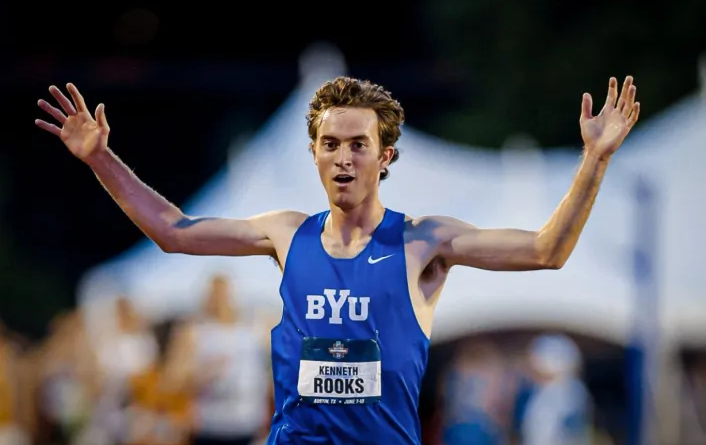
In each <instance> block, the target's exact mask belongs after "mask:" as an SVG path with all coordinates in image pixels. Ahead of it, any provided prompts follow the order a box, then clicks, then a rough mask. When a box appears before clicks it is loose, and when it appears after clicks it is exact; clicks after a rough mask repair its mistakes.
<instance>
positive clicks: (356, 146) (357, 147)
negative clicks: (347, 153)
mask: <svg viewBox="0 0 706 445" xmlns="http://www.w3.org/2000/svg"><path fill="white" fill-rule="evenodd" d="M351 148H352V149H353V150H362V149H364V148H365V144H364V143H362V142H353V143H352V144H351Z"/></svg>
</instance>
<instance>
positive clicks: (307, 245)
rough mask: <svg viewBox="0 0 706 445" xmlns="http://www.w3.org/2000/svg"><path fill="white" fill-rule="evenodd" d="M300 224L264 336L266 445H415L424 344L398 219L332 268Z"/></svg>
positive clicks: (308, 225) (389, 214) (313, 227)
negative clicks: (269, 383) (267, 355)
mask: <svg viewBox="0 0 706 445" xmlns="http://www.w3.org/2000/svg"><path fill="white" fill-rule="evenodd" d="M328 214H329V212H323V213H319V214H317V215H313V216H311V217H309V218H308V219H307V220H306V221H305V222H304V224H302V226H301V227H300V228H299V229H298V230H297V232H296V234H295V235H294V239H293V240H292V244H291V247H290V249H289V255H288V257H287V260H286V265H285V269H284V276H283V277H282V285H281V287H280V293H281V296H282V300H283V303H284V311H283V314H282V321H281V322H280V324H279V325H277V326H276V327H275V328H274V329H273V330H272V366H273V374H274V385H275V415H274V418H273V421H272V429H271V431H270V436H269V438H268V441H267V443H268V445H283V444H296V445H304V444H321V445H323V444H328V445H338V444H340V445H344V444H345V445H354V444H361V445H363V444H365V445H371V444H381V445H402V444H404V445H419V444H420V443H421V428H420V424H419V417H418V414H417V405H418V402H419V390H420V387H421V383H422V377H423V376H424V371H425V369H426V365H427V358H428V351H429V340H428V339H427V336H426V335H425V334H424V332H423V331H422V329H421V328H420V326H419V323H418V321H417V319H416V317H415V314H414V310H413V308H412V303H411V300H410V295H409V288H408V285H407V271H406V263H405V252H404V227H405V216H404V215H403V214H401V213H397V212H393V211H391V210H386V211H385V216H384V218H383V220H382V222H381V223H380V225H379V226H378V227H377V229H376V230H375V232H374V233H373V236H372V239H371V241H370V242H369V243H368V245H367V246H366V247H365V249H363V251H362V252H361V253H360V254H359V255H357V256H356V257H355V258H351V259H337V258H333V257H331V256H330V255H328V253H327V252H326V251H325V250H324V248H323V245H322V243H321V232H322V230H323V227H324V222H325V221H326V218H327V216H328Z"/></svg>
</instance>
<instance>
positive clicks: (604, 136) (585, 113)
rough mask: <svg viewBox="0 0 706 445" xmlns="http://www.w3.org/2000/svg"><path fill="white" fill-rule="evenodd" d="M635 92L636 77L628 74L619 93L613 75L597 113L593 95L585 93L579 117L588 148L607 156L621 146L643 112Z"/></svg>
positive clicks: (604, 156)
mask: <svg viewBox="0 0 706 445" xmlns="http://www.w3.org/2000/svg"><path fill="white" fill-rule="evenodd" d="M636 92H637V88H636V87H635V85H633V78H632V76H628V77H626V78H625V83H623V88H622V91H621V92H620V97H618V81H617V80H616V79H615V77H611V78H610V81H609V82H608V97H607V98H606V101H605V105H604V106H603V109H602V110H601V112H600V113H599V114H598V115H597V116H593V112H592V107H593V99H592V98H591V95H590V94H588V93H584V95H583V103H582V104H581V118H580V120H579V121H580V124H581V137H582V138H583V143H584V146H585V147H586V150H587V151H588V152H590V153H593V154H595V155H597V156H599V157H600V158H602V159H607V158H609V157H610V156H611V155H612V154H613V153H615V151H616V150H617V149H618V147H620V144H622V143H623V141H624V140H625V137H626V136H627V135H628V133H630V130H631V129H632V127H633V126H634V125H635V123H636V122H637V119H638V117H639V116H640V102H635V94H636Z"/></svg>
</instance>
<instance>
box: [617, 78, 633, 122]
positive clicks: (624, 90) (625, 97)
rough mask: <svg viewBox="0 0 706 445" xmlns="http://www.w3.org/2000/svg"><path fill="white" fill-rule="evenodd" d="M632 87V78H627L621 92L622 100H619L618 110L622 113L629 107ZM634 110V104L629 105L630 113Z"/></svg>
mask: <svg viewBox="0 0 706 445" xmlns="http://www.w3.org/2000/svg"><path fill="white" fill-rule="evenodd" d="M631 87H632V76H627V77H626V78H625V82H623V88H622V89H621V90H620V98H619V99H618V105H617V106H616V108H617V109H618V111H620V112H621V113H622V112H623V111H624V110H625V107H626V106H628V95H629V94H630V88H631ZM631 109H632V104H629V107H628V111H630V110H631Z"/></svg>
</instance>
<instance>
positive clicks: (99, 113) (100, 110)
mask: <svg viewBox="0 0 706 445" xmlns="http://www.w3.org/2000/svg"><path fill="white" fill-rule="evenodd" d="M96 122H98V126H99V127H101V128H103V129H106V130H108V129H110V127H108V119H106V117H105V105H103V104H98V106H97V107H96Z"/></svg>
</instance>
